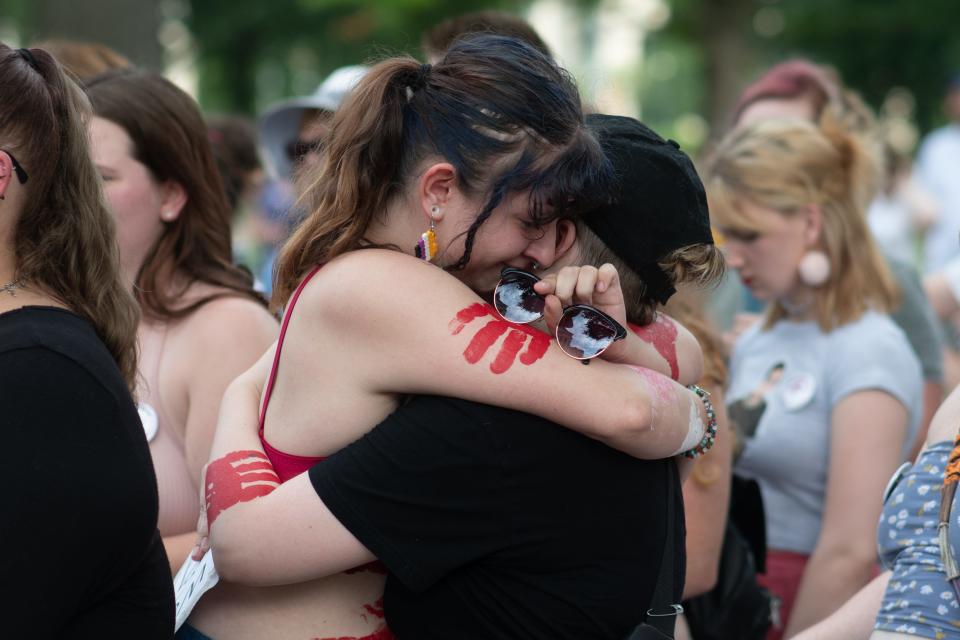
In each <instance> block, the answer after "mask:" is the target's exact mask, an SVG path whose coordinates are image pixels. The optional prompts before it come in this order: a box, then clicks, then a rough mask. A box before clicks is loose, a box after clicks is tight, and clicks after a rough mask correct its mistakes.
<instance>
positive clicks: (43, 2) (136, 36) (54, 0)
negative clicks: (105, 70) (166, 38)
mask: <svg viewBox="0 0 960 640" xmlns="http://www.w3.org/2000/svg"><path fill="white" fill-rule="evenodd" d="M32 4H33V7H32V9H31V11H30V12H31V15H30V18H29V24H28V25H27V28H28V31H29V38H28V41H36V40H40V39H50V38H65V39H70V40H86V41H91V42H98V43H100V44H105V45H107V46H108V47H110V48H112V49H115V50H116V51H118V52H119V53H121V54H123V55H124V56H126V57H127V58H129V59H130V60H131V61H132V62H134V63H135V64H137V65H139V66H142V67H145V68H147V69H152V70H154V71H162V69H163V47H162V46H161V45H160V41H159V40H158V39H157V33H158V31H159V29H160V23H161V16H160V2H159V1H158V0H32Z"/></svg>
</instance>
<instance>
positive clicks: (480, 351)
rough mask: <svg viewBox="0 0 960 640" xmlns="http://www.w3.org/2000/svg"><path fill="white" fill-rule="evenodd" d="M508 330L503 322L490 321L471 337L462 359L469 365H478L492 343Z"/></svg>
mask: <svg viewBox="0 0 960 640" xmlns="http://www.w3.org/2000/svg"><path fill="white" fill-rule="evenodd" d="M509 328H510V327H509V326H507V324H506V323H505V322H497V321H496V320H491V321H490V322H488V323H487V324H485V325H484V326H483V328H482V329H480V331H477V334H476V335H475V336H473V340H471V341H470V344H468V345H467V348H466V349H465V350H464V351H463V357H464V358H466V360H467V362H469V363H470V364H476V363H478V362H479V361H480V358H482V357H483V356H484V355H485V354H486V353H487V351H488V350H489V349H490V347H492V346H493V343H494V342H496V341H497V339H498V338H499V337H500V336H502V335H503V334H504V333H506V332H507V329H509Z"/></svg>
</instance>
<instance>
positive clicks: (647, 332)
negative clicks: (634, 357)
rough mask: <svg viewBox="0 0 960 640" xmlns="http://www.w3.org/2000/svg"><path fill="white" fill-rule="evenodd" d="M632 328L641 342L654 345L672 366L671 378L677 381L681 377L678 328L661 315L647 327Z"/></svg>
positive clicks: (634, 326)
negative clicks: (678, 359)
mask: <svg viewBox="0 0 960 640" xmlns="http://www.w3.org/2000/svg"><path fill="white" fill-rule="evenodd" d="M630 328H631V329H633V332H634V333H635V334H637V335H638V336H639V337H640V339H641V340H643V341H644V342H647V343H649V344H651V345H653V348H654V349H656V350H657V353H659V354H660V355H661V356H662V357H663V359H664V360H666V361H667V364H669V365H670V377H671V378H673V379H674V380H676V379H677V378H679V377H680V367H679V366H678V364H677V327H676V325H675V324H673V321H671V320H670V319H669V318H667V317H666V316H664V315H663V314H661V313H658V314H657V317H656V319H655V320H654V321H653V322H651V323H650V324H648V325H646V326H643V327H641V326H638V325H635V324H631V325H630Z"/></svg>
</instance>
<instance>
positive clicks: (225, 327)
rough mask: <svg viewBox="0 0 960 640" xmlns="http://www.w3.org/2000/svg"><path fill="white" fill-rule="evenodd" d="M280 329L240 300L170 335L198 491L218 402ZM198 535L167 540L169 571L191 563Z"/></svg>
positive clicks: (215, 305)
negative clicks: (193, 547) (187, 562)
mask: <svg viewBox="0 0 960 640" xmlns="http://www.w3.org/2000/svg"><path fill="white" fill-rule="evenodd" d="M276 336H277V323H276V321H275V320H274V319H273V317H272V316H271V315H270V314H269V313H268V312H267V311H266V309H264V308H263V307H261V306H260V305H258V304H256V303H255V302H253V301H250V300H245V299H241V298H224V299H220V300H214V301H212V302H209V303H207V304H206V305H204V306H203V307H201V308H200V309H198V310H197V311H196V312H194V313H193V314H192V315H191V316H190V317H189V318H187V319H186V320H184V321H182V324H180V325H179V326H176V327H174V328H172V329H171V336H170V338H168V346H167V351H168V352H167V354H165V360H166V361H167V362H170V363H171V365H170V366H171V367H174V369H173V372H174V374H175V375H174V378H173V379H174V380H176V381H177V382H178V387H179V388H176V389H173V390H172V391H173V393H174V394H175V395H179V396H180V397H183V398H185V401H184V402H183V406H184V408H185V417H184V453H185V455H186V458H187V467H188V471H189V472H190V478H191V480H192V481H193V484H194V486H196V487H199V486H200V473H201V471H202V469H203V466H204V465H205V464H206V463H207V460H208V459H209V456H210V445H211V442H212V440H213V432H214V427H215V426H216V424H217V412H218V410H219V407H220V400H221V398H222V397H223V393H224V390H225V389H226V388H227V385H228V384H230V382H231V381H232V380H233V379H234V378H235V377H236V376H237V375H239V374H240V373H241V372H243V371H244V370H245V369H247V368H248V367H250V365H251V364H253V363H254V362H255V361H256V360H257V358H259V357H260V355H261V354H262V353H263V351H264V349H266V348H267V346H269V344H270V342H271V341H273V340H274V339H276ZM195 537H196V536H195V533H194V532H192V531H191V532H188V533H183V534H180V535H176V536H168V537H166V538H164V547H165V548H166V551H167V557H168V558H169V560H170V565H171V567H172V568H173V570H174V571H176V570H177V569H178V568H179V567H180V565H181V564H182V563H183V560H184V559H185V558H186V557H187V554H188V553H189V551H190V548H191V547H192V546H193V541H194V539H195Z"/></svg>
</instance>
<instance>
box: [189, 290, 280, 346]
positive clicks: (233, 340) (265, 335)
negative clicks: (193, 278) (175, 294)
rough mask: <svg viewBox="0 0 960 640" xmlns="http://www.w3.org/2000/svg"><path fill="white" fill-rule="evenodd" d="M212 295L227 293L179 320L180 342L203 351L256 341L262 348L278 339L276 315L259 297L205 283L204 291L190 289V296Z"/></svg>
mask: <svg viewBox="0 0 960 640" xmlns="http://www.w3.org/2000/svg"><path fill="white" fill-rule="evenodd" d="M211 294H213V295H216V294H224V295H223V296H222V297H218V298H214V299H213V300H210V301H208V302H206V303H205V304H203V305H201V306H200V307H199V308H197V309H196V310H195V311H194V312H193V313H191V314H190V315H188V316H187V317H186V318H184V319H183V320H180V321H179V322H177V326H176V328H175V329H174V331H173V332H171V333H173V334H176V338H177V341H178V342H181V343H187V344H189V345H191V346H193V347H195V348H197V349H199V350H205V349H206V347H207V346H216V345H223V344H225V343H226V344H236V345H238V346H239V345H241V344H243V343H254V344H256V345H257V347H258V348H259V349H260V350H261V351H262V350H263V349H264V348H266V346H267V345H269V344H270V343H271V342H272V341H273V340H274V339H275V338H276V336H277V333H278V331H279V326H278V323H277V320H276V318H274V316H273V315H272V314H271V313H270V312H269V311H268V310H267V309H266V307H264V306H263V305H262V304H260V303H258V302H256V301H255V300H252V299H250V298H248V297H246V296H241V295H238V294H236V293H234V292H232V291H230V290H229V289H220V288H214V287H209V286H203V288H202V290H200V289H199V288H198V289H197V290H195V289H194V287H191V290H190V291H189V292H188V295H197V296H203V297H206V296H207V295H211ZM171 337H173V336H171Z"/></svg>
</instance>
